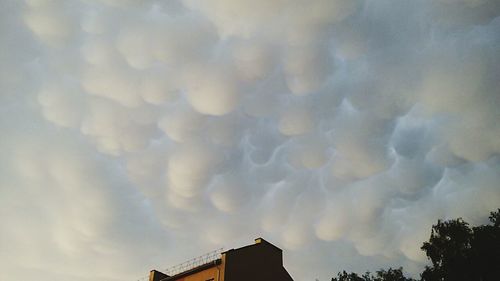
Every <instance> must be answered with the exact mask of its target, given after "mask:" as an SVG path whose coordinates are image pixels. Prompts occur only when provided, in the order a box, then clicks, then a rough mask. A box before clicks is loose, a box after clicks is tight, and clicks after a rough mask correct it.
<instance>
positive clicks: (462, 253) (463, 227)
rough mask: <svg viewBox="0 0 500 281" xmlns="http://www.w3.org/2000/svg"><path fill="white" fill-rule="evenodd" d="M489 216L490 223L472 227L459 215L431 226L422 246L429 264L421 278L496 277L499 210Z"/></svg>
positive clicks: (442, 280)
mask: <svg viewBox="0 0 500 281" xmlns="http://www.w3.org/2000/svg"><path fill="white" fill-rule="evenodd" d="M489 218H490V221H491V223H492V224H491V225H482V226H477V227H473V228H470V227H469V225H468V223H467V222H465V221H463V220H462V219H461V218H459V219H455V220H449V221H445V222H442V221H438V223H437V224H436V225H434V226H432V232H431V237H430V238H429V241H428V242H425V243H424V244H423V246H422V250H424V251H425V253H426V255H427V257H428V258H429V259H430V261H431V263H432V265H431V266H427V267H426V268H425V270H424V272H422V274H421V277H422V280H423V281H434V280H439V281H447V280H471V281H475V280H477V281H490V280H491V281H493V280H500V267H499V265H500V209H499V210H498V211H497V212H492V213H491V215H490V217H489Z"/></svg>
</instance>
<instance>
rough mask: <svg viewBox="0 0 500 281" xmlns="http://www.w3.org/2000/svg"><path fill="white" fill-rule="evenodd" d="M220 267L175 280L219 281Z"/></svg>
mask: <svg viewBox="0 0 500 281" xmlns="http://www.w3.org/2000/svg"><path fill="white" fill-rule="evenodd" d="M219 271H220V266H215V267H211V268H207V269H205V270H202V271H199V272H196V273H193V274H190V275H187V276H183V277H180V278H178V279H173V280H175V281H207V280H213V281H218V276H219Z"/></svg>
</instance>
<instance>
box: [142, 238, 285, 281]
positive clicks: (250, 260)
mask: <svg viewBox="0 0 500 281" xmlns="http://www.w3.org/2000/svg"><path fill="white" fill-rule="evenodd" d="M250 280H252V281H255V280H259V281H293V279H292V277H291V276H290V274H288V272H287V271H286V269H285V268H284V267H283V252H282V250H281V249H280V248H278V247H276V246H274V245H273V244H271V243H269V242H267V241H266V240H264V239H262V238H257V239H255V244H252V245H248V246H245V247H242V248H238V249H231V250H228V251H225V252H222V253H221V255H220V258H218V259H215V260H212V261H210V262H207V263H205V264H202V265H199V266H197V267H194V268H191V269H189V270H186V271H183V272H180V273H177V274H175V275H172V276H169V275H167V274H165V273H162V272H160V271H157V270H152V271H151V272H150V274H149V281H250Z"/></svg>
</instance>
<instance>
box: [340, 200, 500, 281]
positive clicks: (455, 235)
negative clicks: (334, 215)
mask: <svg viewBox="0 0 500 281" xmlns="http://www.w3.org/2000/svg"><path fill="white" fill-rule="evenodd" d="M489 219H490V222H491V224H488V225H481V226H476V227H472V228H471V227H470V226H469V224H468V223H467V222H465V221H464V220H462V219H461V218H458V219H454V220H448V221H441V220H438V222H437V224H435V225H433V226H432V231H431V236H430V238H429V241H427V242H424V244H423V245H422V248H421V249H422V250H423V251H424V252H425V254H426V255H427V257H428V258H429V260H430V262H431V265H429V266H427V267H426V268H425V270H424V271H423V272H422V274H421V275H420V277H421V280H422V281H457V280H467V281H498V280H500V209H498V210H497V211H496V212H491V215H490V217H489ZM332 281H415V279H412V278H408V277H405V276H404V275H403V269H402V268H401V267H400V268H398V269H392V268H389V269H388V270H384V269H382V270H379V271H377V272H376V274H375V275H373V274H371V273H369V272H367V273H365V274H364V275H362V276H359V275H358V274H356V273H347V272H345V271H343V272H339V273H338V274H337V277H335V278H332Z"/></svg>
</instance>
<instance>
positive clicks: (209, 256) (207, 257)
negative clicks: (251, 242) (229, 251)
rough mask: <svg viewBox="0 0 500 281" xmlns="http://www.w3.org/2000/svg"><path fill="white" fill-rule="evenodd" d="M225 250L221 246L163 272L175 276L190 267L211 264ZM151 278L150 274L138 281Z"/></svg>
mask: <svg viewBox="0 0 500 281" xmlns="http://www.w3.org/2000/svg"><path fill="white" fill-rule="evenodd" d="M223 251H224V248H220V249H217V250H214V251H211V252H208V253H206V254H203V255H201V256H199V257H196V258H192V259H190V260H187V261H185V262H182V263H179V264H177V265H174V266H172V267H169V268H167V269H165V270H163V271H162V272H163V273H165V274H167V275H169V276H174V275H177V274H179V273H182V272H184V271H188V270H190V269H193V268H196V267H198V266H202V265H205V264H209V263H211V262H213V261H216V260H218V259H220V258H221V255H222V252H223ZM148 279H149V276H145V277H142V278H140V279H137V281H146V280H148Z"/></svg>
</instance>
